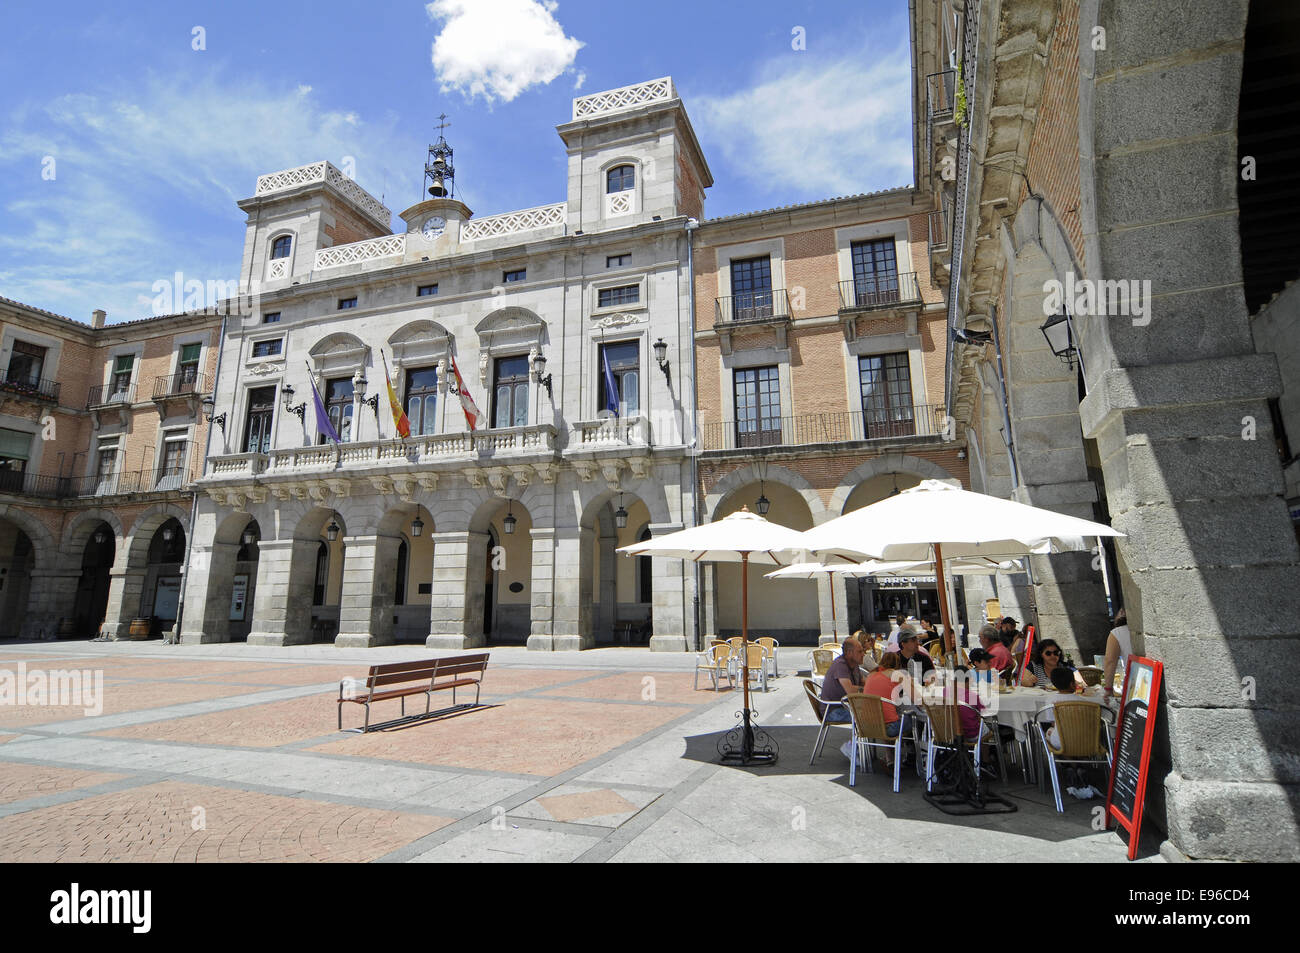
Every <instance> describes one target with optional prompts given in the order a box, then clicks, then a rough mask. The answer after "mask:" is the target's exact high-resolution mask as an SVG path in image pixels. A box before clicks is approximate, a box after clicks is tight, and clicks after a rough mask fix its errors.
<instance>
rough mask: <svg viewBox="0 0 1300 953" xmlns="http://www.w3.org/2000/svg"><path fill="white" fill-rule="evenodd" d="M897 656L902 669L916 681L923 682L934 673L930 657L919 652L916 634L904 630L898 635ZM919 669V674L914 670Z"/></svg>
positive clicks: (919, 647) (909, 630)
mask: <svg viewBox="0 0 1300 953" xmlns="http://www.w3.org/2000/svg"><path fill="white" fill-rule="evenodd" d="M898 654H899V655H900V656H901V658H902V662H903V666H902V667H903V668H905V669H907V670H908V671H909V672H911V673H912V677H913V678H915V679H917V681H920V682H924V681H925V680H926V679H927V677H929V676H930V673H932V672H933V671H934V662H933V661H931V659H930V656H928V655H926V654H925V653H924V652H922V651H921V646H920V643H919V642H918V641H917V638H916V633H915V632H913V631H912V630H911V629H905V630H903V631H902V632H900V633H899V634H898ZM917 668H919V669H920V671H919V673H918V672H916V671H915V669H917Z"/></svg>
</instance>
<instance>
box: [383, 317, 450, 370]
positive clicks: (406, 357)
mask: <svg viewBox="0 0 1300 953" xmlns="http://www.w3.org/2000/svg"><path fill="white" fill-rule="evenodd" d="M453 340H454V339H453V338H452V335H451V332H449V331H448V330H447V329H446V328H445V327H443V326H442V325H441V324H439V323H438V322H437V321H430V320H427V319H421V320H418V321H408V322H407V323H406V324H404V325H402V326H401V327H400V328H398V329H397V330H396V331H394V332H393V333H392V334H391V335H390V336H389V338H388V348H389V351H390V353H391V354H392V356H393V366H394V368H397V367H418V366H419V365H422V364H423V365H429V364H433V363H437V362H438V361H442V360H445V359H446V357H447V352H448V350H450V349H451V347H452V343H453Z"/></svg>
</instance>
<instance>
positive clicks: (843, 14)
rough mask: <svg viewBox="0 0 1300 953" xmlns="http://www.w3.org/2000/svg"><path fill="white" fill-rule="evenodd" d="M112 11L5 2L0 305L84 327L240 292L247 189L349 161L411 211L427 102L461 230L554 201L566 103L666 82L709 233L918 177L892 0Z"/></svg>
mask: <svg viewBox="0 0 1300 953" xmlns="http://www.w3.org/2000/svg"><path fill="white" fill-rule="evenodd" d="M106 6H107V5H104V4H90V3H80V2H65V3H60V4H57V5H55V4H50V3H26V2H24V3H17V2H10V3H7V4H5V5H4V8H3V10H2V11H0V35H3V36H4V37H5V48H6V55H5V57H3V58H2V59H0V209H2V210H3V225H2V226H0V295H3V296H5V297H9V298H15V299H17V300H20V301H24V302H26V303H28V304H33V305H36V306H38V307H41V308H45V309H47V310H50V311H54V312H57V313H59V314H64V315H67V316H69V317H73V318H76V319H78V320H83V321H84V320H88V319H89V314H90V311H91V310H92V309H94V308H104V309H105V310H107V311H108V312H109V321H110V323H111V322H114V321H123V320H131V319H135V318H140V317H147V316H149V315H150V314H151V313H153V298H154V294H153V291H152V288H153V283H154V282H155V281H157V280H160V279H170V278H171V277H172V275H173V274H174V273H175V272H177V271H180V272H182V273H183V274H184V276H185V278H186V279H190V278H198V279H199V280H201V281H205V282H206V281H208V280H226V279H231V278H236V277H238V263H239V257H240V252H241V251H242V244H243V238H244V224H243V214H242V213H241V212H240V211H239V209H238V208H237V207H236V205H235V202H236V201H237V200H238V199H241V198H245V197H248V196H249V195H251V194H252V193H253V189H254V187H255V185H256V179H257V175H258V174H259V173H264V172H272V171H276V170H278V169H287V168H292V167H294V166H299V165H305V164H307V163H309V162H314V161H318V160H320V159H329V160H330V161H332V162H333V163H334V164H335V165H339V166H342V165H343V163H344V162H345V161H346V159H347V157H351V159H352V163H353V165H354V167H355V177H356V180H357V182H358V183H359V184H360V185H362V186H363V187H364V188H366V189H368V190H369V191H370V192H372V193H374V194H375V195H377V196H378V195H381V194H382V195H383V197H384V200H385V203H386V204H387V205H388V207H389V208H390V209H392V210H393V211H394V212H400V211H401V210H402V209H404V208H406V207H407V206H409V205H411V204H414V203H415V202H416V201H419V199H420V197H421V195H420V187H421V179H422V171H423V163H424V157H425V150H426V148H427V146H428V143H429V142H431V141H432V139H433V138H435V134H434V131H433V126H434V124H435V123H436V121H437V120H436V117H437V115H438V114H439V113H441V112H445V113H447V114H448V121H449V122H450V123H451V126H450V128H448V130H447V138H448V140H449V141H450V142H451V144H452V146H453V147H454V148H455V150H456V169H457V176H456V187H457V197H458V198H460V199H462V200H463V201H464V202H465V203H466V204H468V205H469V206H470V208H472V209H473V210H474V212H475V214H477V215H489V214H493V213H495V212H502V211H509V210H511V209H518V208H527V207H529V206H533V205H541V204H546V203H550V202H557V201H562V200H563V199H564V198H565V195H564V187H565V186H564V165H565V157H564V152H563V144H562V143H561V142H560V140H559V137H558V136H556V134H555V126H556V125H558V124H559V123H561V122H564V121H566V120H567V119H568V118H569V116H570V113H571V107H570V100H571V99H572V98H573V97H575V96H581V95H586V94H588V93H592V92H598V91H600V90H603V89H612V88H616V87H619V86H625V85H628V84H631V83H636V82H640V81H642V80H646V79H653V78H655V77H659V76H667V75H671V76H672V77H673V81H674V83H675V84H676V86H677V90H678V93H679V95H680V96H681V97H682V99H683V101H684V102H685V104H686V109H687V112H688V114H689V115H690V117H691V121H692V124H693V125H694V127H695V130H696V134H697V135H698V137H699V139H700V142H701V145H702V146H703V149H704V152H705V156H706V158H707V160H708V162H709V165H710V168H711V169H712V171H713V176H714V179H715V181H716V184H715V185H714V186H713V188H711V189H710V190H709V191H708V193H707V199H706V204H705V217H706V218H715V217H718V216H721V215H729V214H732V213H736V212H744V211H750V210H754V209H762V208H771V207H773V206H777V205H787V204H790V203H793V202H804V201H812V200H816V199H820V198H826V197H829V196H834V195H845V194H851V193H855V192H865V191H873V190H876V189H882V188H892V187H895V186H900V185H908V184H910V183H911V179H912V157H911V156H912V151H911V140H910V128H911V105H910V103H911V100H910V73H909V69H910V64H909V51H908V28H907V2H906V0H853V2H835V3H827V2H803V3H799V2H789V0H786V2H775V0H745V2H744V3H735V2H723V0H691V2H686V0H660V2H658V3H655V4H653V5H642V4H615V3H610V2H609V0H604V2H600V0H561V2H558V3H555V2H549V0H548V2H540V3H539V2H536V0H435V2H433V3H420V2H391V0H382V2H377V3H352V2H349V3H339V2H323V0H322V2H316V3H310V4H304V3H280V4H270V3H266V2H258V3H252V2H244V0H231V2H221V3H211V2H209V3H180V2H168V3H162V2H133V3H130V4H122V5H120V6H119V7H118V9H114V10H111V11H108V12H106V10H105V7H106ZM651 9H652V10H653V11H654V16H653V17H652V18H648V17H646V16H645V15H644V12H645V11H647V10H651ZM796 27H800V28H802V30H803V34H802V36H803V43H804V46H805V49H802V50H795V49H793V46H794V43H793V42H792V41H793V39H794V31H795V28H796ZM196 28H201V33H198V34H196ZM200 41H201V43H200ZM196 45H202V46H203V47H205V48H204V49H201V50H196V49H194V47H195V46H196ZM397 221H398V224H399V225H400V224H401V223H400V220H397Z"/></svg>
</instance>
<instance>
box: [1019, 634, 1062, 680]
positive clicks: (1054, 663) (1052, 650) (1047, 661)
mask: <svg viewBox="0 0 1300 953" xmlns="http://www.w3.org/2000/svg"><path fill="white" fill-rule="evenodd" d="M1061 659H1062V652H1061V647H1060V646H1059V645H1057V644H1056V641H1055V640H1054V639H1043V640H1042V641H1041V642H1039V643H1038V644H1037V645H1035V646H1034V651H1033V654H1032V655H1031V657H1030V658H1029V659H1027V660H1026V661H1025V672H1024V675H1022V676H1021V680H1020V684H1021V685H1024V686H1026V687H1027V688H1033V687H1034V686H1038V687H1039V688H1046V689H1050V688H1051V687H1052V672H1054V671H1056V669H1057V668H1058V667H1060V668H1064V669H1065V670H1066V671H1068V672H1069V673H1070V678H1071V680H1073V678H1074V676H1075V672H1074V669H1073V668H1072V667H1071V666H1069V665H1066V664H1065V662H1063V661H1062V660H1061Z"/></svg>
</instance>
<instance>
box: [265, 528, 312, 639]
mask: <svg viewBox="0 0 1300 953" xmlns="http://www.w3.org/2000/svg"><path fill="white" fill-rule="evenodd" d="M319 542H320V541H319V540H315V539H276V540H266V539H264V540H262V541H261V542H260V543H258V560H257V587H256V592H255V593H254V595H253V624H252V628H251V629H250V631H249V633H248V644H249V645H304V644H307V643H309V642H311V600H312V590H313V588H314V585H313V584H314V581H315V574H316V551H317V546H318V545H319Z"/></svg>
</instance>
